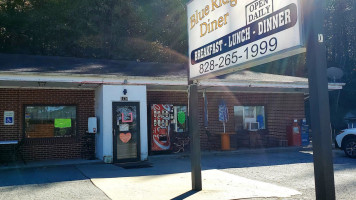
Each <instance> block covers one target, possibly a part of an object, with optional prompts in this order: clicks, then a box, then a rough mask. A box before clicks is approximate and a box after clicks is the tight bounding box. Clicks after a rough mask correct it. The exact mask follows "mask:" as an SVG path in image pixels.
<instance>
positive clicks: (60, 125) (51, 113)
mask: <svg viewBox="0 0 356 200" xmlns="http://www.w3.org/2000/svg"><path fill="white" fill-rule="evenodd" d="M76 126H77V123H76V106H26V107H25V135H26V137H27V138H48V137H71V136H74V135H76Z"/></svg>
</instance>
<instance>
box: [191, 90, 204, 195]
mask: <svg viewBox="0 0 356 200" xmlns="http://www.w3.org/2000/svg"><path fill="white" fill-rule="evenodd" d="M188 127H189V136H190V147H191V148H190V162H191V169H192V190H194V191H200V190H202V178H201V153H200V132H199V118H198V86H197V84H191V85H189V126H188Z"/></svg>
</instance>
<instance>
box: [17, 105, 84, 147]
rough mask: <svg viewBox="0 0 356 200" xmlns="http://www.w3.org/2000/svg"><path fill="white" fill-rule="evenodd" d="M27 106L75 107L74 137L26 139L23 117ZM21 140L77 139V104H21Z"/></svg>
mask: <svg viewBox="0 0 356 200" xmlns="http://www.w3.org/2000/svg"><path fill="white" fill-rule="evenodd" d="M28 106H52V107H56V106H58V107H59V106H74V107H75V124H76V127H75V132H76V134H75V135H71V136H70V137H38V138H29V137H26V119H25V115H26V107H28ZM22 138H23V139H26V140H29V139H30V140H37V139H39V140H41V139H63V138H79V126H78V105H77V104H23V108H22Z"/></svg>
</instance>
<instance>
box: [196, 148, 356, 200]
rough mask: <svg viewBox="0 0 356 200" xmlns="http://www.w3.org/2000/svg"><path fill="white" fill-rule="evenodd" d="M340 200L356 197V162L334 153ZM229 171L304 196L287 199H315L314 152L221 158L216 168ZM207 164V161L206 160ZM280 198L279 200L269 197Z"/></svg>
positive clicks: (336, 186) (209, 164) (336, 183)
mask: <svg viewBox="0 0 356 200" xmlns="http://www.w3.org/2000/svg"><path fill="white" fill-rule="evenodd" d="M333 154H334V175H335V188H336V199H342V200H350V199H354V198H355V196H356V178H355V177H356V160H355V159H350V158H347V157H345V156H344V153H343V152H342V151H338V150H334V152H333ZM210 159H213V158H207V159H206V160H205V163H206V166H207V167H210V168H214V167H216V168H219V169H221V170H223V171H225V172H228V173H231V174H235V175H238V176H242V177H245V178H249V179H254V180H259V181H263V182H267V183H272V184H276V185H279V186H284V187H289V188H291V189H295V190H298V191H299V192H301V193H302V195H297V196H293V197H291V198H283V199H308V200H309V199H315V186H314V168H313V158H312V152H311V151H304V152H285V153H268V154H259V155H253V154H249V155H234V156H219V157H218V158H215V160H217V163H216V164H215V166H214V164H213V165H212V163H211V161H210ZM203 162H204V161H203ZM267 199H268V200H270V199H278V198H267Z"/></svg>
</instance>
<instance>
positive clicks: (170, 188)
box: [0, 147, 304, 200]
mask: <svg viewBox="0 0 356 200" xmlns="http://www.w3.org/2000/svg"><path fill="white" fill-rule="evenodd" d="M303 149H304V148H301V147H283V148H271V149H252V150H250V149H243V150H237V151H222V152H220V151H219V152H217V151H213V152H202V159H203V161H204V162H202V163H203V164H202V169H203V171H202V179H203V190H202V191H199V192H194V191H191V173H190V170H191V169H190V159H189V154H169V155H156V156H150V157H149V161H150V162H151V163H152V165H153V166H152V167H149V168H136V169H124V168H121V167H118V166H116V165H113V164H105V163H103V162H102V161H100V160H66V161H63V160H62V161H41V162H29V163H28V164H27V165H23V164H20V165H9V166H5V167H0V170H1V169H14V168H36V167H48V166H53V167H54V168H55V169H58V170H60V169H61V168H63V167H58V166H64V165H72V166H73V165H74V166H75V168H76V169H78V170H79V171H80V173H81V174H83V175H84V176H85V177H86V178H88V179H90V181H91V182H92V183H93V184H94V185H95V186H96V187H97V188H99V189H100V190H101V191H102V192H104V193H105V195H106V196H108V197H109V198H111V199H155V200H160V199H162V200H166V199H175V200H178V199H190V200H198V199H199V200H200V199H204V200H205V199H207V200H209V199H211V200H216V199H222V200H224V199H243V198H267V197H274V198H286V197H291V196H293V195H298V194H300V192H298V191H296V190H293V189H290V188H286V187H281V186H277V185H274V184H270V183H264V182H261V181H255V180H251V179H247V178H243V177H240V176H237V175H233V174H230V173H227V172H223V171H221V170H217V169H216V168H212V167H210V166H213V165H209V164H212V163H216V162H218V161H220V162H221V161H222V160H223V159H225V156H226V155H228V156H226V157H229V159H234V156H233V155H239V154H255V155H257V154H266V153H267V154H268V153H279V152H288V151H290V152H293V151H295V152H297V151H300V150H303ZM229 155H230V156H229ZM215 156H216V157H215ZM207 157H209V159H208V161H207V159H205V158H207ZM215 158H216V159H215ZM68 167H69V166H68ZM78 173H79V172H78Z"/></svg>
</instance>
